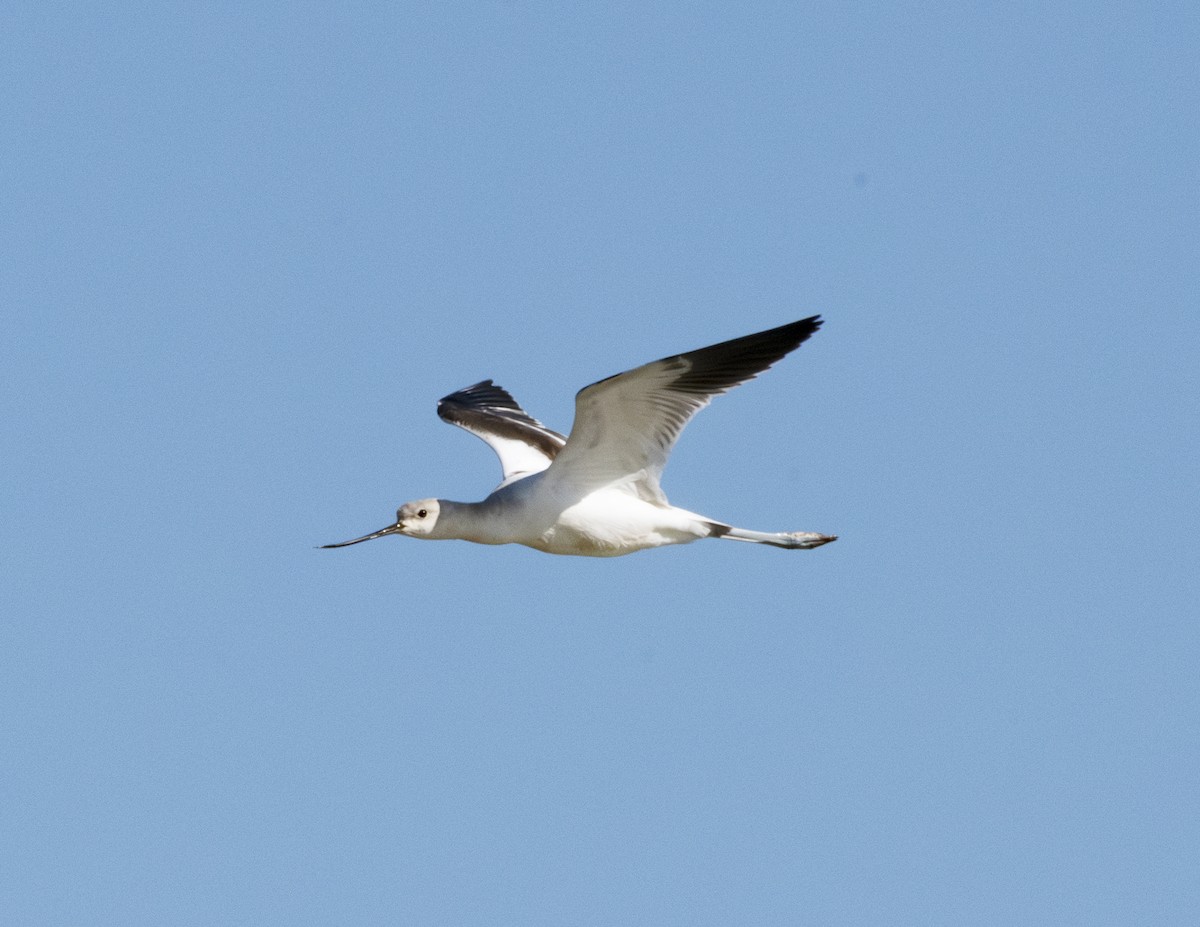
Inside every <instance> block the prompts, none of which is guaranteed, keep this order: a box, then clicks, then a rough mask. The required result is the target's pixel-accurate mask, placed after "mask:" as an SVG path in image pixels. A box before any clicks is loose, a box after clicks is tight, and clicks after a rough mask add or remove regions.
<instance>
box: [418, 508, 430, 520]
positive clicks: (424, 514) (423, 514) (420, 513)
mask: <svg viewBox="0 0 1200 927" xmlns="http://www.w3.org/2000/svg"><path fill="white" fill-rule="evenodd" d="M428 514H429V513H428V512H426V511H425V510H424V509H418V510H417V518H424V517H425V516H426V515H428Z"/></svg>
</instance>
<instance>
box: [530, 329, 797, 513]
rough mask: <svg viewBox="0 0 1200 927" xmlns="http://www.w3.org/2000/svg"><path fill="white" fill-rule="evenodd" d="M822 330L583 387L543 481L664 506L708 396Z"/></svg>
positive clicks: (738, 344) (732, 346)
mask: <svg viewBox="0 0 1200 927" xmlns="http://www.w3.org/2000/svg"><path fill="white" fill-rule="evenodd" d="M820 327H821V318H820V316H813V317H812V318H808V319H803V320H801V321H799V322H792V323H791V324H790V325H783V326H780V327H779V328H773V329H770V330H769V331H765V332H759V333H758V334H755V335H747V336H745V337H744V338H735V339H733V340H732V341H725V342H722V343H721V344H715V345H712V346H711V347H707V348H700V349H699V350H697V351H690V352H688V353H687V354H677V355H675V356H673V357H664V358H663V359H662V360H658V361H654V362H653V363H649V364H644V365H643V366H641V367H635V368H634V369H633V370H629V371H626V372H625V373H619V374H617V375H616V376H613V377H609V378H608V379H606V380H601V381H600V382H598V383H593V384H592V385H591V386H588V387H585V388H584V389H582V390H580V391H579V393H578V394H577V395H576V397H575V423H574V425H573V426H572V428H571V434H570V436H569V437H568V439H567V444H566V446H565V447H564V448H563V449H562V451H561V452H559V453H558V455H557V456H556V457H555V458H554V465H553V467H552V468H551V470H550V472H549V473H548V474H547V478H549V479H552V480H554V481H555V482H556V483H557V484H558V485H561V486H563V487H569V488H570V489H571V491H579V492H588V491H591V490H593V489H597V488H600V487H602V486H613V485H620V484H625V485H628V486H629V488H630V490H631V491H633V492H635V493H636V494H637V495H639V496H641V497H643V498H645V499H647V500H649V501H655V502H662V503H665V502H666V497H665V496H664V495H663V493H662V490H661V489H660V488H659V479H660V477H661V476H662V471H663V467H665V466H666V463H667V458H668V457H669V456H670V454H671V449H672V448H673V447H674V446H675V442H676V440H678V438H679V434H680V432H682V431H683V429H684V426H685V425H687V423H688V422H690V421H691V420H692V417H693V416H695V414H696V413H697V412H699V411H700V410H701V409H703V408H704V407H705V406H707V405H708V404H709V402H711V401H712V398H713V397H714V396H717V395H720V394H721V393H725V392H728V391H729V390H731V389H733V388H734V387H735V386H738V385H739V384H741V383H745V382H746V381H747V380H750V379H753V378H754V377H755V376H757V375H758V374H760V373H762V372H763V371H764V370H766V369H767V368H768V367H770V366H771V365H772V364H774V363H775V362H776V361H778V360H779V359H780V358H782V357H784V356H785V355H786V354H789V353H790V352H792V351H794V350H795V349H796V348H798V347H799V346H800V345H801V344H803V343H804V342H805V341H807V340H808V338H809V337H810V336H811V335H812V334H813V332H815V331H816V330H817V329H818V328H820Z"/></svg>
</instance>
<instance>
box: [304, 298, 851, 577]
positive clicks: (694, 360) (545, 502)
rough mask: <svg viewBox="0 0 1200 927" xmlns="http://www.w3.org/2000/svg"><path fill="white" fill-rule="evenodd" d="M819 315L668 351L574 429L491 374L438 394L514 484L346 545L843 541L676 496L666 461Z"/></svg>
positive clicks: (576, 551) (592, 401) (404, 515)
mask: <svg viewBox="0 0 1200 927" xmlns="http://www.w3.org/2000/svg"><path fill="white" fill-rule="evenodd" d="M820 327H821V318H820V316H813V317H811V318H808V319H802V320H801V321H799V322H792V323H791V324H789V325H782V326H780V327H779V328H772V329H770V330H769V331H765V332H759V333H758V334H755V335H746V336H745V337H744V338H735V339H733V340H732V341H725V342H722V343H721V344H714V345H712V346H711V347H707V348H700V349H699V350H696V351H689V352H688V353H687V354H677V355H674V356H672V357H664V358H663V359H662V360H657V361H654V362H653V363H649V364H643V365H642V366H641V367H635V368H634V369H633V370H628V371H626V372H625V373H619V374H617V375H616V376H612V377H609V378H607V379H605V380H601V381H599V382H598V383H593V384H592V385H591V386H587V387H585V388H584V389H582V390H580V391H579V393H578V394H577V395H576V396H575V423H574V424H573V425H572V426H571V434H570V435H569V436H567V437H564V436H563V435H561V434H559V433H558V432H557V431H552V430H550V429H549V428H547V427H546V426H545V425H543V424H542V423H541V422H539V421H537V419H534V418H531V417H530V416H529V415H528V414H527V413H526V412H525V410H524V409H522V408H521V407H520V406H519V405H517V403H516V400H514V399H513V398H512V396H510V395H509V394H508V392H507V391H506V390H504V389H502V388H501V387H499V386H497V385H496V384H495V383H493V382H492V381H491V380H483V381H482V382H480V383H476V384H475V385H474V386H468V387H467V388H466V389H461V390H459V391H458V392H456V393H451V394H450V395H449V396H447V397H445V398H444V399H442V400H441V401H439V402H438V415H439V416H440V417H441V418H442V419H443V420H444V421H447V422H450V423H451V424H453V425H458V426H459V427H460V428H464V429H466V430H467V431H469V432H471V434H473V435H476V436H477V437H479V438H482V439H483V440H484V441H485V442H487V444H488V445H489V446H490V447H491V449H492V450H493V451H495V452H496V456H497V457H499V458H500V466H501V468H502V470H503V472H504V479H503V482H501V483H500V485H499V486H497V487H496V489H495V490H494V491H493V492H492V494H491V495H489V496H488V497H487V498H486V499H484V500H483V501H482V502H450V501H449V500H446V499H418V500H417V501H415V502H406V503H404V505H402V506H400V508H399V510H398V511H397V512H396V521H395V523H394V524H391V525H389V526H388V527H386V528H383V529H381V530H379V531H375V532H373V533H371V534H368V535H366V536H364V537H361V538H355V539H354V540H353V541H343V542H341V543H340V544H325V545H322V546H323V547H325V548H331V547H346V546H348V545H350V544H359V543H361V542H363V541H370V540H372V539H374V538H379V537H383V536H384V535H388V534H402V535H405V536H407V537H413V538H424V539H426V540H451V539H456V540H463V541H474V542H475V543H477V544H524V545H525V546H526V547H532V548H534V549H535V550H540V551H544V552H546V553H548V554H573V555H575V556H582V557H617V556H620V555H622V554H631V553H633V552H634V551H638V550H645V549H647V548H650V547H663V546H666V545H668V544H690V543H691V542H692V541H699V540H701V539H703V538H724V539H725V540H728V541H748V542H750V543H752V544H769V545H770V546H772V547H783V548H787V549H790V550H809V549H811V548H814V547H820V546H821V545H822V544H828V543H829V542H830V541H836V540H837V537H836V536H834V535H827V534H815V533H813V532H803V531H791V532H769V531H750V530H748V529H746V528H735V527H734V526H732V525H728V524H726V523H725V522H721V521H716V520H715V519H712V518H707V517H706V516H704V515H697V514H696V513H695V512H689V511H687V510H686V509H681V508H677V507H676V506H673V505H671V504H670V503H669V502H667V497H666V495H665V494H664V493H663V491H662V488H661V487H660V486H659V480H660V478H661V477H662V472H663V468H664V467H665V466H666V464H667V458H668V457H669V456H670V455H671V449H672V448H673V447H674V446H675V442H676V441H677V440H678V438H679V434H680V432H682V431H683V429H684V426H685V425H687V423H688V422H690V421H691V420H692V417H693V416H694V415H695V414H696V413H697V412H699V411H700V410H701V409H703V408H704V407H705V406H707V405H708V404H709V402H711V401H712V398H713V397H714V396H718V395H720V394H721V393H726V392H728V391H729V390H731V389H733V388H734V387H735V386H738V385H739V384H742V383H745V382H746V381H747V380H751V379H753V378H754V377H756V376H757V375H758V374H760V373H762V372H763V371H764V370H766V369H767V368H768V367H770V366H771V365H772V364H774V363H775V362H776V361H778V360H780V359H781V358H782V357H784V356H785V355H787V354H789V353H791V352H792V351H794V350H795V349H796V348H798V347H799V346H800V345H801V344H803V343H804V342H805V341H807V340H808V338H809V337H810V336H811V335H812V334H813V333H814V332H815V331H816V330H817V329H818V328H820Z"/></svg>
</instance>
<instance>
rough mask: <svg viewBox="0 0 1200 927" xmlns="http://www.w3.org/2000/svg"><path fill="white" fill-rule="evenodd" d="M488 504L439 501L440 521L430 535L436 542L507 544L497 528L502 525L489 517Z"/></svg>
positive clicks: (507, 539)
mask: <svg viewBox="0 0 1200 927" xmlns="http://www.w3.org/2000/svg"><path fill="white" fill-rule="evenodd" d="M489 514H490V507H489V506H488V504H487V502H486V501H484V502H452V501H451V500H449V499H438V520H437V524H436V525H434V526H433V531H431V532H430V533H429V538H430V539H432V540H435V541H441V540H447V541H449V540H453V541H474V542H475V543H477V544H505V543H507V542H508V541H509V540H510V539H509V538H507V537H501V536H500V534H499V533H498V531H497V528H500V527H502V523H501V522H498V521H497V520H495V519H494V518H490V517H489Z"/></svg>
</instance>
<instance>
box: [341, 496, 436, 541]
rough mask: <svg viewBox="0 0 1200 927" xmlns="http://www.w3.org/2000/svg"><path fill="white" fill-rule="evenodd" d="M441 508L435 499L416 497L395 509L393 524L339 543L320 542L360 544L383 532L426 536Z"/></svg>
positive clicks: (430, 531)
mask: <svg viewBox="0 0 1200 927" xmlns="http://www.w3.org/2000/svg"><path fill="white" fill-rule="evenodd" d="M440 511H441V508H440V506H439V504H438V500H437V499H418V500H416V501H415V502H405V503H404V505H402V506H400V508H398V509H397V510H396V522H395V524H392V525H388V526H387V527H386V528H382V529H380V530H379V531H374V532H372V533H371V534H368V535H364V536H363V537H361V538H355V539H354V540H353V541H342V542H341V543H340V544H322V545H321V546H322V547H323V548H328V547H349V546H350V545H351V544H361V543H362V542H363V541H372V540H374V539H375V538H381V537H383V536H384V535H385V534H405V535H408V536H409V537H410V538H423V537H428V536H429V535H430V533H432V531H433V527H434V525H436V524H437V520H438V513H439V512H440Z"/></svg>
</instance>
